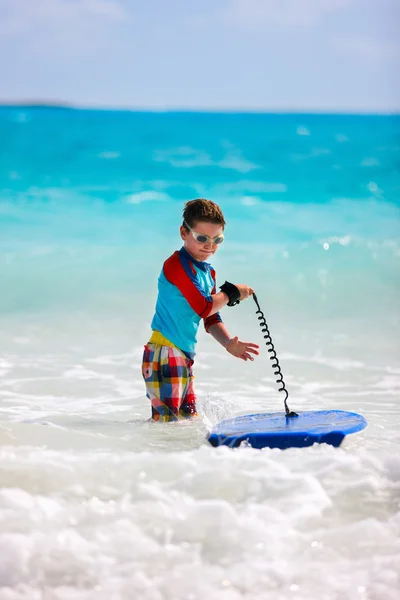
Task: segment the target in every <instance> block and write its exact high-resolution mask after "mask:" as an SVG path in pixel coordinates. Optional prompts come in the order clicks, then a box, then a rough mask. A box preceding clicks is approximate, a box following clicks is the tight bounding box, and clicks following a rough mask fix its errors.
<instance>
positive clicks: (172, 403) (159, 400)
mask: <svg viewBox="0 0 400 600" xmlns="http://www.w3.org/2000/svg"><path fill="white" fill-rule="evenodd" d="M192 365H193V360H191V359H190V358H188V357H187V356H186V355H185V353H184V352H182V350H179V348H171V347H169V346H161V345H160V344H152V343H148V344H146V346H145V347H144V353H143V364H142V374H143V379H144V381H145V385H146V396H147V397H148V398H149V400H150V402H151V413H152V418H153V419H154V421H164V422H168V421H177V420H178V419H183V418H188V417H195V416H197V412H196V396H195V393H194V388H193V373H192Z"/></svg>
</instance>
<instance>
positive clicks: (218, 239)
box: [183, 221, 224, 244]
mask: <svg viewBox="0 0 400 600" xmlns="http://www.w3.org/2000/svg"><path fill="white" fill-rule="evenodd" d="M183 224H184V226H185V227H186V229H189V231H191V232H192V235H193V237H194V239H195V240H196V242H199V244H207V243H208V242H211V243H212V244H222V242H223V241H224V234H223V233H219V234H218V235H216V236H215V237H213V238H210V237H209V236H208V235H206V234H205V233H198V232H197V231H194V229H192V228H191V227H189V225H188V224H187V223H186V221H183Z"/></svg>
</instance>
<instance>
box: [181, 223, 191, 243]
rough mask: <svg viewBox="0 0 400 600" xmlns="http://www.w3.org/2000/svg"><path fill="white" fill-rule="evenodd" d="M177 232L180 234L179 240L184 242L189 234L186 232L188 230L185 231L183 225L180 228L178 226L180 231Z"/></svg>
mask: <svg viewBox="0 0 400 600" xmlns="http://www.w3.org/2000/svg"><path fill="white" fill-rule="evenodd" d="M179 232H180V234H181V238H182V239H183V240H186V238H187V236H188V233H189V232H188V230H187V229H186V228H185V227H184V226H183V225H181V226H180V229H179Z"/></svg>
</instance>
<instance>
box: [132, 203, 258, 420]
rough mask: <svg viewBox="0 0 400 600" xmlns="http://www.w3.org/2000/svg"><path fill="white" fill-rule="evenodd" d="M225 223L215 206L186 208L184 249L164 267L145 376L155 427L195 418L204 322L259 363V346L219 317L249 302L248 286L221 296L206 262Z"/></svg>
mask: <svg viewBox="0 0 400 600" xmlns="http://www.w3.org/2000/svg"><path fill="white" fill-rule="evenodd" d="M224 226H225V219H224V216H223V214H222V211H221V209H220V207H219V206H218V205H217V204H215V203H214V202H212V201H211V200H204V199H201V198H200V199H197V200H191V201H190V202H187V203H186V204H185V208H184V210H183V224H182V225H181V227H180V235H181V238H182V240H183V247H182V248H181V249H180V250H179V251H176V252H174V254H173V255H172V256H170V257H169V258H168V259H167V260H166V261H165V263H164V265H163V268H162V271H161V274H160V277H159V279H158V298H157V304H156V311H155V315H154V317H153V320H152V322H151V328H152V330H153V334H152V336H151V338H150V340H149V342H148V343H147V344H146V346H145V347H144V353H143V364H142V374H143V378H144V381H145V385H146V395H147V397H148V398H149V400H150V402H151V411H152V419H153V420H154V421H176V420H178V419H180V418H187V417H195V416H197V412H196V396H195V393H194V388H193V374H192V366H193V359H194V355H195V352H194V351H195V346H196V341H197V340H196V334H197V330H198V327H199V323H200V319H203V320H204V326H205V329H206V331H207V332H208V333H210V334H211V335H212V336H213V337H214V338H215V339H216V340H217V342H219V343H220V344H221V345H222V346H223V347H224V348H225V349H226V350H227V351H228V352H229V353H230V354H232V355H233V356H236V357H237V358H241V359H242V360H246V361H247V360H254V356H253V355H254V354H255V355H257V354H258V351H257V348H258V347H259V346H258V345H257V344H251V343H248V342H241V341H239V339H238V338H237V337H234V338H232V337H231V336H230V335H229V333H228V331H227V329H226V327H225V325H224V324H223V322H222V319H221V317H220V314H219V310H220V309H221V308H223V307H224V306H226V305H229V306H234V304H237V303H238V302H239V301H241V300H245V299H246V298H248V297H249V296H250V295H251V294H252V293H253V290H252V288H251V287H249V286H248V285H244V284H238V285H233V284H232V283H228V282H225V283H224V285H222V286H221V287H220V289H221V291H220V292H218V293H217V291H216V282H215V271H214V269H213V268H212V266H211V265H210V264H209V263H208V262H206V261H207V260H208V259H209V258H210V257H211V256H212V255H213V254H215V252H216V251H217V249H218V247H219V245H220V244H221V243H222V242H223V240H224Z"/></svg>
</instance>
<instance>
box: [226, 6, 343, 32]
mask: <svg viewBox="0 0 400 600" xmlns="http://www.w3.org/2000/svg"><path fill="white" fill-rule="evenodd" d="M351 3H352V0H231V1H230V6H229V7H228V8H227V9H226V11H224V17H225V18H226V20H229V21H237V22H239V23H247V24H248V25H266V24H279V25H288V26H294V27H299V26H303V27H304V26H309V25H312V24H313V23H315V22H316V21H317V20H318V19H319V18H320V17H322V16H323V15H324V14H326V13H331V12H336V11H340V10H341V9H342V8H345V7H347V6H348V5H350V4H351Z"/></svg>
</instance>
